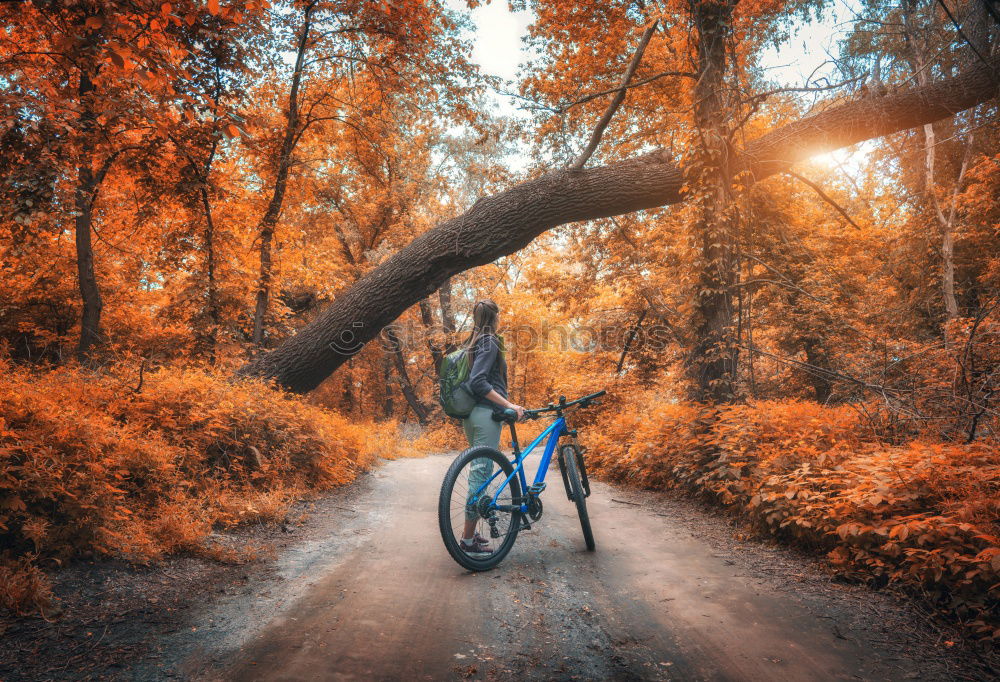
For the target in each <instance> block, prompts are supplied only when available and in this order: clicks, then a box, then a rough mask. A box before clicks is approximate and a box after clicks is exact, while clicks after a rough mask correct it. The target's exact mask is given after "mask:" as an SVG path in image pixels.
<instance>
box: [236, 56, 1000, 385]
mask: <svg viewBox="0 0 1000 682" xmlns="http://www.w3.org/2000/svg"><path fill="white" fill-rule="evenodd" d="M998 66H1000V57H996V56H994V57H993V58H992V61H991V64H990V65H984V64H977V65H975V66H972V67H970V68H969V69H968V70H966V71H964V72H963V73H962V74H960V75H958V76H955V77H953V78H948V79H943V80H941V81H938V82H936V83H931V84H929V85H925V86H923V87H917V88H913V89H909V90H904V91H900V92H896V93H893V94H889V95H883V96H870V97H865V98H863V99H858V100H855V101H853V102H846V103H844V104H840V105H837V106H833V107H831V108H829V109H826V110H825V111H822V112H820V113H818V114H815V115H812V116H807V117H805V118H803V119H800V120H798V121H795V122H793V123H789V124H788V125H785V126H783V127H781V128H779V129H777V130H774V131H772V132H770V133H768V134H766V135H764V136H762V137H759V138H757V139H756V140H753V141H752V142H750V143H749V144H748V145H747V147H746V148H745V149H744V150H743V151H742V152H741V153H740V154H739V155H738V156H737V158H736V159H735V162H736V163H735V164H734V172H746V173H748V174H749V175H750V177H751V178H753V179H755V180H761V179H763V178H766V177H768V176H770V175H773V174H775V173H779V172H782V171H784V170H787V169H788V168H790V167H791V166H792V165H794V164H795V163H797V162H799V161H803V160H805V159H807V158H809V157H811V156H814V155H816V154H822V153H825V152H829V151H832V150H834V149H839V148H841V147H847V146H850V145H852V144H856V143H858V142H863V141H864V140H870V139H872V138H877V137H881V136H883V135H888V134H890V133H895V132H898V131H901V130H907V129H909V128H915V127H917V126H921V125H924V124H925V123H931V122H934V121H938V120H940V119H944V118H948V117H949V116H952V115H954V114H956V113H958V112H960V111H964V110H965V109H969V108H971V107H973V106H976V105H977V104H980V103H982V102H985V101H987V100H989V99H991V98H992V97H994V96H995V95H996V94H997V91H998V86H1000V83H998V81H997V80H996V79H995V77H994V76H993V72H994V70H995V69H996V68H997V67H998ZM683 184H684V180H683V176H682V173H681V171H680V170H679V169H678V168H677V166H676V165H675V164H674V163H673V161H671V160H670V159H669V158H668V157H667V156H666V154H665V153H663V152H654V153H652V154H648V155H645V156H641V157H638V158H633V159H629V160H626V161H620V162H617V163H612V164H608V165H606V166H599V167H595V168H586V169H582V170H569V169H563V170H556V171H552V172H550V173H547V174H545V175H542V176H541V177H538V178H535V179H534V180H529V181H527V182H523V183H521V184H519V185H515V186H514V187H512V188H510V189H509V190H506V191H504V192H501V193H499V194H495V195H493V196H489V197H483V198H481V199H479V200H478V201H477V202H476V203H475V204H473V206H472V207H471V208H470V209H469V210H468V211H466V212H465V213H464V214H462V215H460V216H458V217H456V218H452V219H451V220H449V221H447V222H445V223H442V224H440V225H438V226H437V227H435V228H433V229H431V230H429V231H427V232H425V233H424V234H422V235H420V236H419V237H417V238H416V239H414V240H413V241H412V242H410V244H409V245H407V246H406V247H404V248H403V249H401V250H400V251H398V252H397V253H396V254H395V255H393V256H392V257H391V258H389V259H388V260H387V261H386V262H384V263H383V264H381V265H379V266H378V267H376V268H375V269H374V270H372V271H371V272H370V273H368V274H367V275H365V276H364V277H363V278H361V279H360V280H358V281H357V282H356V283H355V284H354V285H353V286H352V287H350V288H349V289H348V290H347V291H345V292H344V293H343V294H341V295H340V296H338V297H337V298H336V299H335V300H334V301H333V302H332V303H330V305H329V306H327V308H326V309H325V310H323V311H322V312H321V313H320V314H319V316H318V317H317V318H316V319H315V320H313V321H312V322H311V323H309V324H308V325H306V326H305V327H303V328H302V330H301V331H299V332H298V333H297V334H295V335H293V336H291V337H290V338H288V339H287V340H286V341H285V342H284V343H282V344H281V345H280V346H279V347H278V348H276V349H275V350H273V351H271V352H269V353H264V354H261V355H259V356H257V357H256V358H255V359H254V360H252V361H251V362H250V363H249V364H248V365H246V366H244V367H243V368H242V369H241V370H240V371H239V372H238V375H240V376H256V377H262V378H266V379H273V380H274V381H275V382H276V383H277V384H278V385H279V386H281V387H283V388H285V389H287V390H289V391H293V392H296V393H305V392H308V391H311V390H312V389H313V388H315V387H316V386H318V385H319V384H320V383H321V382H322V381H323V380H324V379H326V378H327V377H328V376H330V374H332V373H333V372H334V370H336V369H337V368H338V367H340V365H341V364H343V363H344V362H346V361H347V359H348V358H350V357H351V356H352V355H354V354H355V353H357V352H358V351H359V350H360V349H361V347H362V346H363V345H364V344H365V343H367V342H368V341H370V340H371V339H373V338H375V336H376V335H377V334H378V333H379V331H380V330H381V329H382V328H383V327H385V325H387V324H389V323H390V322H392V321H393V320H395V319H396V318H397V317H399V315H401V314H402V313H403V312H404V311H405V310H406V309H407V308H409V307H410V306H412V305H413V304H414V303H416V302H418V301H419V300H420V299H422V298H424V297H426V296H428V295H430V294H431V293H433V292H434V291H435V290H436V289H437V288H438V287H439V286H440V285H441V284H442V283H443V282H444V281H445V280H446V279H448V278H449V277H451V276H452V275H455V274H457V273H459V272H462V271H464V270H468V269H470V268H473V267H476V266H478V265H484V264H486V263H489V262H491V261H493V260H495V259H497V258H499V257H500V256H505V255H508V254H511V253H513V252H515V251H517V250H519V249H521V248H523V247H524V246H526V245H527V244H528V243H529V242H530V241H531V240H532V239H534V238H535V237H537V236H538V235H540V234H541V233H543V232H545V231H546V230H549V229H551V228H553V227H556V226H557V225H562V224H564V223H571V222H577V221H581V220H592V219H595V218H606V217H609V216H615V215H620V214H623V213H631V212H633V211H640V210H642V209H648V208H654V207H657V206H665V205H669V204H676V203H679V202H681V201H683V200H684V198H685V195H684V194H682V193H681V186H682V185H683Z"/></svg>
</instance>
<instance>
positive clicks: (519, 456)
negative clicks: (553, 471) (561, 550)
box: [473, 416, 569, 513]
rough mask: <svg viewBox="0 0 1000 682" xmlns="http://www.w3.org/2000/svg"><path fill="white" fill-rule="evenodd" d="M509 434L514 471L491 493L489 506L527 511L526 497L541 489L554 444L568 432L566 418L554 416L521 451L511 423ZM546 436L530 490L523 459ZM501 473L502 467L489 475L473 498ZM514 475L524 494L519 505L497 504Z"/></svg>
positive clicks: (477, 497)
mask: <svg viewBox="0 0 1000 682" xmlns="http://www.w3.org/2000/svg"><path fill="white" fill-rule="evenodd" d="M510 434H511V445H512V446H513V448H514V461H513V462H512V464H514V471H512V472H511V473H510V475H509V476H507V478H506V480H504V482H503V484H502V485H500V487H499V488H497V491H496V493H495V494H494V495H493V499H492V500H490V508H491V509H499V510H501V511H521V512H523V513H527V511H528V503H527V501H526V500H527V497H528V496H529V495H530V494H532V493H535V494H537V493H540V492H541V490H538V489H537V487H538V486H539V485H542V484H544V483H545V475H546V474H547V473H548V471H549V464H551V463H552V453H554V452H555V450H556V445H558V443H559V439H560V438H562V437H563V436H565V435H567V434H569V430H568V429H567V428H566V418H565V417H563V416H559V417H557V418H556V420H555V421H554V422H552V423H551V424H549V425H548V426H547V427H546V428H545V430H544V431H542V432H541V433H540V434H538V437H537V438H535V440H533V441H531V444H530V445H528V447H527V448H525V449H524V450H523V451H519V448H518V444H517V432H516V431H515V430H514V425H513V424H511V425H510ZM546 438H548V440H547V441H546V442H545V450H544V451H543V452H542V459H541V461H540V462H539V463H538V471H536V472H535V482H534V483H533V484H532V488H535V490H532V489H531V488H529V487H528V481H527V478H526V477H525V475H524V460H525V459H526V458H527V457H528V455H529V454H531V452H532V451H533V450H534V449H535V448H536V447H538V444H539V443H541V442H542V441H543V440H545V439H546ZM501 473H503V469H500V470H498V471H497V472H496V473H495V474H493V475H492V476H490V477H489V479H488V480H487V481H486V482H485V483H483V485H481V486H480V487H479V489H478V490H476V492H475V495H474V496H473V499H477V500H478V499H479V495H481V494H482V492H483V491H484V490H485V489H486V488H487V487H488V486H489V485H490V483H492V482H493V480H494V479H495V478H496V477H497V476H499V475H500V474H501ZM514 476H517V477H518V478H520V481H521V491H522V495H523V496H524V497H523V498H522V500H521V503H520V504H519V505H514V504H512V505H509V506H508V505H498V504H497V498H499V497H500V493H501V492H503V490H504V488H506V487H507V486H508V485H509V484H510V482H511V479H513V478H514ZM543 489H544V488H543Z"/></svg>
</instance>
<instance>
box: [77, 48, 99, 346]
mask: <svg viewBox="0 0 1000 682" xmlns="http://www.w3.org/2000/svg"><path fill="white" fill-rule="evenodd" d="M96 42H97V37H96V34H93V33H88V37H87V43H88V47H93V46H94V45H95V44H96ZM88 63H89V55H87V57H85V58H84V59H83V65H82V66H81V67H80V84H79V86H78V87H77V97H78V101H79V103H80V134H81V138H82V140H83V144H82V145H81V149H80V160H79V165H78V166H77V171H76V190H75V192H74V196H73V203H74V209H75V213H76V215H75V217H74V227H75V232H76V269H77V282H78V284H79V287H80V298H81V299H82V301H83V314H82V316H81V318H80V340H79V343H78V344H77V347H76V354H77V357H78V358H79V359H80V361H84V360H86V359H87V358H88V357H89V355H90V351H91V350H92V349H93V347H94V346H96V345H98V344H100V343H101V308H103V307H104V304H103V302H102V301H101V290H100V288H99V287H98V285H97V274H96V272H95V270H94V246H93V243H92V235H91V230H92V227H93V219H94V198H95V193H96V191H97V186H98V182H99V181H98V178H97V177H96V176H95V175H94V169H93V162H94V158H93V156H94V132H95V124H96V118H95V116H94V110H93V106H92V103H91V101H90V94H91V93H92V92H93V91H94V83H93V81H92V80H91V76H90V73H88V71H87V66H86V64H88Z"/></svg>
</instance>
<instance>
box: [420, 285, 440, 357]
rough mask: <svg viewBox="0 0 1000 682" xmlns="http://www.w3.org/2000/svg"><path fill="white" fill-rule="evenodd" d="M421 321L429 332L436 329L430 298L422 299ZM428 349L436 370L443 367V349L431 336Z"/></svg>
mask: <svg viewBox="0 0 1000 682" xmlns="http://www.w3.org/2000/svg"><path fill="white" fill-rule="evenodd" d="M420 321H421V322H422V323H423V325H424V329H425V330H427V332H428V333H431V332H433V331H434V314H433V312H432V311H431V303H430V301H429V300H428V299H426V298H423V299H420ZM427 350H428V351H429V352H430V354H431V362H432V363H433V364H434V371H435V372H436V371H438V370H439V369H440V368H441V359H442V357H443V356H442V354H441V349H440V348H438V346H437V344H436V343H434V341H433V340H431V338H430V337H428V338H427Z"/></svg>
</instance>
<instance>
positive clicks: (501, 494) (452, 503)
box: [438, 445, 522, 571]
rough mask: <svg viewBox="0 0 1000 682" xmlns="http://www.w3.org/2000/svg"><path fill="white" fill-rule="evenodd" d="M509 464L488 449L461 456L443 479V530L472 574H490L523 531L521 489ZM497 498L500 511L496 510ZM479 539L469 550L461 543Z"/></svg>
mask: <svg viewBox="0 0 1000 682" xmlns="http://www.w3.org/2000/svg"><path fill="white" fill-rule="evenodd" d="M513 471H514V466H513V465H512V464H511V462H510V460H508V459H507V458H506V457H504V455H503V454H501V453H500V452H499V451H498V450H494V449H493V448H491V447H488V446H483V445H480V446H476V447H472V448H469V449H468V450H466V451H465V452H463V453H462V454H460V455H459V456H458V457H457V458H456V459H455V461H454V462H452V464H451V466H450V467H448V471H447V473H446V474H445V476H444V481H443V482H442V483H441V494H440V497H439V498H438V525H439V526H440V529H441V538H442V539H443V540H444V546H445V547H446V548H447V549H448V553H449V554H451V557H452V558H453V559H454V560H455V561H457V562H458V563H459V564H460V565H461V566H462V567H463V568H467V569H469V570H470V571H488V570H489V569H491V568H493V567H494V566H496V565H497V564H499V563H500V562H501V561H503V558H504V557H505V556H507V553H508V552H510V550H511V547H513V546H514V540H516V539H517V533H518V531H519V530H520V529H521V516H522V514H521V512H520V511H512V507H513V506H514V505H515V501H516V502H517V504H520V500H521V483H520V481H519V480H518V477H517V476H514V477H512V478H511V479H510V482H509V483H507V482H506V481H507V477H508V476H510V474H511V473H513ZM494 497H496V506H500V507H507V509H505V510H504V509H496V508H491V507H492V505H491V502H492V501H493V498H494ZM470 536H471V537H474V538H475V539H476V540H477V542H475V543H473V545H472V546H471V547H470V546H468V545H466V544H464V543H462V538H467V537H470Z"/></svg>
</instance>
